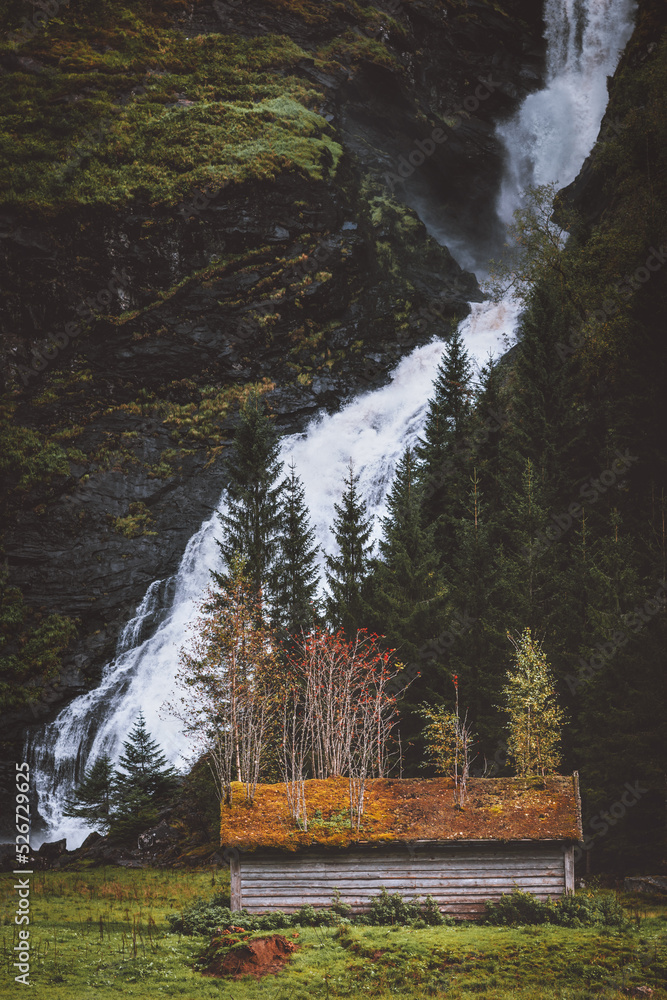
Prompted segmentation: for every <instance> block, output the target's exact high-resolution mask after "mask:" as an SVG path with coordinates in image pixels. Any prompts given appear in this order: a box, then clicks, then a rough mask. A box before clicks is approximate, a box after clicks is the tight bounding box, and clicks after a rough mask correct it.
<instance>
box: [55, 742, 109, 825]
mask: <svg viewBox="0 0 667 1000" xmlns="http://www.w3.org/2000/svg"><path fill="white" fill-rule="evenodd" d="M114 801H115V792H114V768H113V764H112V763H111V757H109V755H108V754H106V753H104V754H102V756H101V757H98V759H97V760H96V761H95V763H94V764H93V766H92V767H91V768H90V769H86V770H85V771H84V772H83V775H82V776H81V780H80V781H79V784H78V785H77V787H76V788H75V789H74V793H73V794H72V796H71V797H70V798H68V799H67V804H66V807H65V809H64V815H65V816H73V817H76V818H77V819H86V820H89V821H90V822H91V823H94V824H95V826H98V827H100V828H102V829H104V830H106V829H107V828H108V826H109V823H110V819H111V815H112V812H113V806H114Z"/></svg>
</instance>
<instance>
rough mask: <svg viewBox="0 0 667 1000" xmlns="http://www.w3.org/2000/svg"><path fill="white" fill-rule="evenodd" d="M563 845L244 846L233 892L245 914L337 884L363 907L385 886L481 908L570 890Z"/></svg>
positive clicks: (291, 905) (289, 905)
mask: <svg viewBox="0 0 667 1000" xmlns="http://www.w3.org/2000/svg"><path fill="white" fill-rule="evenodd" d="M567 851H568V849H567V848H566V847H565V845H563V844H558V843H553V842H550V843H542V844H541V843H539V842H530V843H520V844H517V843H515V844H481V845H469V844H468V845H463V844H443V845H433V844H429V845H426V844H425V845H419V844H410V845H407V844H406V845H405V846H403V847H395V846H393V847H383V848H374V849H368V850H364V849H359V848H358V849H356V850H354V851H350V852H340V853H337V852H330V853H327V852H324V851H322V850H321V849H320V850H318V849H315V848H313V849H311V850H307V851H306V850H304V851H300V852H299V853H295V854H293V855H286V854H279V853H277V852H275V853H271V852H262V853H260V852H257V853H253V854H250V853H249V854H247V855H242V856H241V860H240V863H239V871H238V874H237V873H236V872H234V873H233V876H234V877H233V882H234V883H235V884H234V885H233V888H234V889H236V892H233V893H232V897H233V902H234V903H236V904H237V906H240V907H242V908H244V909H246V910H248V911H249V912H250V913H266V912H269V911H271V910H283V911H284V912H286V913H290V912H292V911H294V910H296V909H298V908H299V907H300V906H303V905H305V904H310V905H311V906H315V907H320V906H328V905H330V903H331V900H332V897H333V894H334V891H335V890H336V889H337V890H338V891H339V893H340V898H341V901H342V902H344V903H347V904H348V905H349V906H351V907H352V909H353V910H354V911H355V912H363V911H364V910H367V909H368V906H369V900H370V899H371V898H372V897H373V896H376V895H378V893H379V892H380V890H381V889H382V888H383V887H384V888H385V889H386V890H387V891H388V892H390V893H393V892H398V893H400V894H401V896H403V898H404V899H414V898H415V897H417V896H420V897H421V898H422V899H424V898H425V897H426V896H427V895H431V896H433V897H434V899H435V900H436V901H437V902H438V904H439V906H440V908H441V909H442V910H443V911H446V912H448V913H451V914H453V915H454V916H459V917H472V916H475V915H476V914H478V913H480V912H482V911H483V909H484V902H485V900H487V899H498V898H499V897H500V896H501V895H503V893H508V892H511V891H512V889H513V888H515V887H517V888H519V889H521V890H523V891H524V892H531V893H533V894H534V895H535V896H537V897H538V898H539V899H548V898H550V899H556V898H558V897H560V896H562V895H563V893H564V892H566V891H571V886H570V885H569V884H568V885H566V869H567V862H566V858H567V857H568V855H567ZM567 874H568V875H569V872H567ZM567 882H568V883H569V882H570V878H568V879H567Z"/></svg>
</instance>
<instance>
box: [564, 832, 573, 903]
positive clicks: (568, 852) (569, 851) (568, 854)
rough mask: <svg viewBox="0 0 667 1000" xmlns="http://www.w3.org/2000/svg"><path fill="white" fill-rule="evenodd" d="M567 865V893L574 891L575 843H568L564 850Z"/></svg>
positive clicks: (567, 894) (568, 894) (570, 893)
mask: <svg viewBox="0 0 667 1000" xmlns="http://www.w3.org/2000/svg"><path fill="white" fill-rule="evenodd" d="M563 858H564V865H565V895H566V896H571V895H572V894H573V893H574V844H568V845H567V846H566V847H565V850H564V852H563Z"/></svg>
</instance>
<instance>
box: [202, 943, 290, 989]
mask: <svg viewBox="0 0 667 1000" xmlns="http://www.w3.org/2000/svg"><path fill="white" fill-rule="evenodd" d="M229 944H230V940H229V937H228V936H226V935H223V936H221V937H219V938H213V940H212V941H211V945H210V947H209V949H208V955H207V958H208V961H207V963H206V967H205V969H204V970H203V971H204V975H205V976H216V977H224V978H229V979H240V978H241V976H254V977H255V978H256V979H261V977H262V976H271V975H276V973H278V972H280V971H281V969H282V968H283V967H284V966H285V965H286V964H287V962H289V960H290V958H291V956H292V952H294V951H296V949H297V948H298V947H299V946H298V945H296V944H294V942H293V941H288V940H287V938H286V937H283V935H282V934H272V935H270V936H269V937H262V938H254V940H252V941H245V942H243V943H239V944H235V945H234V947H232V948H231V949H230V948H229ZM209 956H210V957H209Z"/></svg>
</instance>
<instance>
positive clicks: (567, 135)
mask: <svg viewBox="0 0 667 1000" xmlns="http://www.w3.org/2000/svg"><path fill="white" fill-rule="evenodd" d="M634 6H635V5H634V3H633V2H631V0H546V6H545V20H546V22H547V40H548V44H549V51H548V78H547V84H546V87H545V89H544V90H542V91H540V92H539V93H536V94H533V95H531V96H530V97H528V98H527V99H526V101H525V102H524V103H523V105H522V107H521V108H520V110H519V112H518V113H517V115H516V116H515V118H514V119H512V121H510V122H508V123H506V124H505V125H503V126H502V128H501V129H500V130H499V132H500V135H501V137H502V139H503V141H504V143H505V146H506V150H507V170H506V176H505V179H504V182H503V185H502V194H501V199H500V204H499V212H500V215H501V217H502V218H504V219H506V220H508V219H509V218H511V213H512V211H513V210H514V209H515V208H516V207H518V206H519V205H520V204H521V199H522V192H523V191H524V190H525V188H526V186H528V185H530V184H542V183H547V182H549V181H557V182H558V183H560V184H566V183H568V182H569V181H571V180H572V179H573V178H574V177H575V176H576V174H577V172H578V170H579V168H580V167H581V164H582V162H583V160H584V158H585V156H586V155H587V154H588V152H589V151H590V149H591V147H592V145H593V143H594V142H595V139H596V137H597V132H598V129H599V124H600V120H601V117H602V114H603V113H604V109H605V106H606V101H607V94H606V77H607V75H608V74H610V73H612V72H613V70H614V67H615V65H616V63H617V60H618V56H619V53H620V51H621V49H622V47H623V46H624V45H625V43H626V42H627V40H628V38H629V36H630V33H631V29H632V20H631V18H632V13H633V11H634ZM517 311H518V310H517V305H516V303H514V302H512V301H511V300H507V301H505V302H501V303H499V304H492V303H489V302H485V303H482V304H474V305H473V306H472V312H471V314H470V316H469V317H468V318H467V319H466V320H464V322H463V324H462V326H461V331H462V333H463V336H464V339H465V342H466V346H467V348H468V350H469V351H470V353H471V354H472V355H473V357H474V358H475V359H476V361H477V363H478V365H480V364H482V363H483V362H484V361H485V360H486V359H487V357H488V355H489V353H495V354H496V355H497V354H498V353H500V352H501V351H503V350H505V349H506V347H507V346H508V344H509V341H510V339H511V338H512V335H513V332H514V329H515V326H516V320H517ZM444 347H445V344H444V343H443V342H441V341H434V342H433V343H431V344H427V345H426V346H423V347H419V348H417V349H416V350H414V351H413V352H412V353H411V354H410V355H409V356H408V357H406V358H404V359H403V361H401V362H400V364H399V365H398V366H397V368H396V371H395V372H394V374H393V377H392V380H391V383H390V384H389V385H387V386H385V387H384V388H381V389H378V390H375V391H372V392H367V393H364V394H363V395H361V396H359V397H358V398H356V399H355V400H353V401H352V402H350V403H349V404H348V405H346V406H345V407H344V408H343V409H341V410H340V412H338V413H336V414H333V415H326V414H323V415H321V416H319V417H317V418H315V419H314V420H313V421H312V422H311V424H310V425H309V426H308V428H307V430H306V431H305V432H304V433H303V434H297V435H293V436H292V437H289V438H286V439H284V441H283V445H282V458H283V460H284V461H285V462H289V461H290V460H291V459H292V458H293V459H294V462H295V464H296V471H297V473H298V474H299V475H300V476H301V478H302V480H303V482H304V485H305V489H306V499H307V502H308V505H309V508H310V511H311V516H312V521H313V526H314V527H315V530H316V534H317V541H318V543H319V544H320V546H321V547H322V549H323V550H329V551H331V544H330V525H331V523H332V520H333V515H334V511H333V505H334V503H336V502H338V500H339V499H340V495H341V492H342V482H343V479H344V477H345V475H346V472H347V467H348V465H349V462H350V460H352V461H353V463H354V466H355V471H356V472H357V473H358V474H359V476H360V488H361V491H362V493H363V496H364V498H365V500H366V502H367V505H368V510H369V512H370V513H371V514H373V515H375V516H376V518H377V517H378V516H381V515H382V514H383V513H384V505H385V500H386V495H387V491H388V488H389V486H390V483H391V479H392V476H393V473H394V469H395V467H396V463H397V461H398V459H399V458H400V456H401V454H402V452H403V450H404V449H405V447H406V446H408V445H413V444H414V443H415V442H416V440H417V438H418V437H419V435H420V433H421V431H422V428H423V423H424V418H425V414H426V407H427V400H428V398H429V396H430V392H431V383H432V380H433V377H434V373H435V369H436V367H437V364H438V362H439V361H440V358H441V356H442V352H443V350H444ZM223 499H224V498H223ZM222 502H223V500H222V499H221V503H222ZM378 528H379V525H378V521H377V520H376V537H377V534H378ZM218 530H219V522H218V519H217V517H215V516H214V517H212V518H211V520H209V521H207V522H206V523H204V524H203V525H202V527H201V529H200V530H199V532H197V534H196V535H194V537H193V538H192V539H191V540H190V542H189V543H188V546H187V549H186V551H185V554H184V556H183V559H182V561H181V565H180V567H179V570H178V573H177V574H176V575H175V577H173V578H171V579H170V580H166V581H156V582H155V583H154V584H152V585H151V587H150V588H149V590H148V592H147V594H146V597H145V598H144V601H143V602H142V605H141V606H140V607H139V608H138V610H137V613H136V616H135V618H134V619H133V620H132V621H131V622H130V623H129V624H128V625H127V627H126V628H125V630H124V632H123V635H122V636H121V639H120V642H119V646H118V650H117V653H116V657H115V659H114V660H113V661H112V662H111V663H109V664H108V665H107V667H106V669H105V672H104V675H103V678H102V681H101V683H100V685H99V686H98V687H97V688H96V689H95V690H93V691H91V692H89V693H88V694H86V695H83V696H82V697H80V698H77V699H75V700H74V701H73V702H71V703H70V704H69V705H68V706H67V707H66V708H64V709H63V710H62V712H61V713H60V714H59V715H58V717H57V718H56V719H55V721H54V722H52V723H50V724H49V725H47V726H44V727H42V728H41V729H39V730H37V731H36V732H35V733H34V734H33V736H32V737H31V739H30V742H29V744H28V746H27V747H26V753H27V755H28V758H27V759H29V760H30V761H31V762H32V772H33V776H34V779H35V784H36V790H37V794H38V799H39V812H40V814H41V815H42V817H43V818H44V820H45V822H46V824H47V830H46V831H45V833H44V834H43V835H42V837H41V838H35V840H34V843H35V845H36V844H37V843H38V842H39V839H50V840H53V839H58V838H61V837H67V839H68V847H70V848H72V847H74V846H77V845H78V844H79V843H80V842H81V840H82V839H83V837H84V836H85V835H86V833H87V832H89V829H90V828H89V827H88V826H87V825H86V824H84V823H82V822H80V821H77V820H70V819H66V818H64V817H63V815H62V813H63V807H64V802H65V798H66V796H67V795H68V794H69V793H70V791H71V788H72V782H73V780H74V778H75V776H76V775H77V774H79V773H80V771H81V768H82V767H84V766H90V765H91V764H92V763H93V762H94V760H95V759H96V758H97V757H98V756H99V755H100V754H101V753H103V752H107V753H109V754H110V755H111V757H112V758H114V759H117V757H118V756H119V754H120V752H121V751H122V743H123V740H124V739H126V738H127V734H128V733H129V731H130V729H131V728H132V725H133V723H134V721H135V719H136V716H137V714H138V712H139V710H142V711H143V713H144V715H145V716H146V722H147V727H148V730H149V731H150V733H151V735H152V736H153V738H154V739H155V740H157V742H158V743H159V744H160V745H161V747H162V748H163V750H164V751H165V753H166V755H167V756H168V758H169V759H170V760H171V761H172V762H174V763H175V764H177V765H178V764H179V763H180V764H183V763H184V761H185V759H186V755H187V747H186V745H185V743H184V739H183V737H182V735H181V734H180V733H179V729H178V723H177V722H176V721H175V720H174V719H172V718H170V717H169V716H166V715H164V713H161V712H160V708H161V706H162V705H163V703H164V701H165V699H166V698H168V696H169V694H170V691H171V689H172V687H173V681H174V676H175V673H176V669H177V666H178V653H179V649H180V648H181V647H182V645H183V644H184V642H185V641H186V639H187V636H188V625H189V624H190V623H191V622H192V621H193V620H194V619H195V618H196V616H197V608H198V604H199V602H200V601H201V598H202V596H203V594H204V591H205V590H206V587H207V585H208V583H209V570H210V569H211V568H216V566H217V564H218V562H217V561H218V552H217V547H216V545H215V538H216V533H217V531H218Z"/></svg>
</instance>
